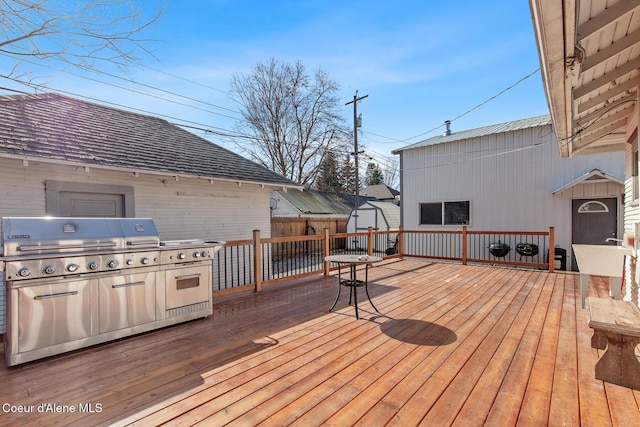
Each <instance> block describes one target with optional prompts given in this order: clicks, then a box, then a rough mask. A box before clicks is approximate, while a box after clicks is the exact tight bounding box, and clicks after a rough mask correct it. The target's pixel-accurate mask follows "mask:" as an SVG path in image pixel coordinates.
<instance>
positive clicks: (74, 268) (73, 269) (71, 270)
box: [67, 264, 80, 273]
mask: <svg viewBox="0 0 640 427" xmlns="http://www.w3.org/2000/svg"><path fill="white" fill-rule="evenodd" d="M79 267H80V266H79V265H78V264H69V265H67V271H68V272H69V273H74V272H76V271H78V268H79Z"/></svg>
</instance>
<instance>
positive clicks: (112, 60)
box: [0, 0, 163, 79]
mask: <svg viewBox="0 0 640 427" xmlns="http://www.w3.org/2000/svg"><path fill="white" fill-rule="evenodd" d="M162 10H163V6H160V7H159V9H158V10H157V11H155V12H154V13H153V15H152V16H151V17H150V18H148V19H145V20H143V13H142V11H141V9H140V8H137V7H135V5H134V1H133V0H85V1H72V2H67V1H57V0H35V1H28V0H0V22H1V23H2V25H0V53H2V54H3V55H4V56H9V57H13V58H15V59H16V64H17V66H14V67H13V69H12V70H11V72H10V73H9V74H7V75H4V76H3V77H7V78H14V79H15V78H16V77H17V75H18V70H19V68H20V67H19V65H20V63H21V62H22V61H24V60H25V59H27V58H34V59H38V60H46V59H57V60H59V61H61V62H62V64H63V66H73V67H80V68H91V67H94V66H95V64H96V63H109V64H113V65H115V66H117V67H118V68H120V69H121V70H122V71H126V70H127V68H128V67H129V66H130V65H133V64H134V63H136V62H138V61H139V59H140V58H139V57H138V56H137V54H138V53H144V54H145V55H150V56H153V55H152V53H151V51H150V50H149V49H148V47H147V45H148V44H149V42H151V40H148V39H144V38H141V35H142V33H143V32H145V31H146V30H148V29H149V27H150V26H151V25H153V24H154V23H156V22H157V20H158V19H159V17H160V15H161V14H162Z"/></svg>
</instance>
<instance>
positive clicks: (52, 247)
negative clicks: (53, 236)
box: [18, 242, 117, 252]
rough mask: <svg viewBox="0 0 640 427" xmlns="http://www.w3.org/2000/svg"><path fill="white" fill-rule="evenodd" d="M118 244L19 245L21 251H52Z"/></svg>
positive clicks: (114, 243)
mask: <svg viewBox="0 0 640 427" xmlns="http://www.w3.org/2000/svg"><path fill="white" fill-rule="evenodd" d="M114 246H117V243H116V242H103V243H79V244H76V245H40V246H38V245H26V246H18V251H20V252H30V251H43V250H45V251H50V250H56V249H85V248H103V247H114Z"/></svg>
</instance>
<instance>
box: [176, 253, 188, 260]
mask: <svg viewBox="0 0 640 427" xmlns="http://www.w3.org/2000/svg"><path fill="white" fill-rule="evenodd" d="M185 257H186V255H185V254H184V253H183V252H180V253H179V254H178V259H184V258H185Z"/></svg>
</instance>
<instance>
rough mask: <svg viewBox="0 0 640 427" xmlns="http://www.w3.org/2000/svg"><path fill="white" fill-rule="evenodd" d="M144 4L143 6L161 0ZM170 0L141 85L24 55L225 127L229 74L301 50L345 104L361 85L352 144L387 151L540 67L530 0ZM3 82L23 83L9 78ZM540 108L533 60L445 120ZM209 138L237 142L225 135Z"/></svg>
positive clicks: (230, 115) (487, 120)
mask: <svg viewBox="0 0 640 427" xmlns="http://www.w3.org/2000/svg"><path fill="white" fill-rule="evenodd" d="M140 3H142V4H144V7H145V8H149V9H150V8H152V7H154V6H156V5H158V4H160V3H161V2H159V1H156V0H151V1H145V2H140ZM165 3H166V8H165V11H164V14H163V16H162V17H161V18H160V20H159V22H158V23H157V24H156V25H155V27H154V28H153V29H152V30H151V31H150V33H148V34H147V36H148V37H149V38H152V39H155V40H157V42H154V43H153V44H151V45H150V50H151V51H153V53H154V55H155V57H156V58H157V60H156V59H152V58H145V59H144V62H143V63H142V65H143V66H142V67H138V68H134V69H132V70H131V75H130V78H131V80H133V81H134V82H140V83H144V85H146V86H141V85H136V84H134V83H132V82H127V81H124V80H121V79H116V78H113V77H110V76H106V75H101V74H84V75H83V77H79V75H80V74H81V73H79V72H74V74H69V73H68V72H59V71H56V69H55V65H54V66H53V67H51V66H49V67H48V68H44V67H38V66H36V65H30V64H24V65H25V66H28V67H31V68H33V69H34V70H35V73H37V74H38V75H45V76H46V79H47V80H46V85H47V86H48V87H50V88H51V89H52V90H58V91H65V92H67V93H69V94H71V95H75V94H77V95H82V96H86V97H90V98H94V99H96V100H101V101H106V102H111V103H114V104H117V105H120V106H126V107H131V108H135V109H138V111H140V112H143V113H145V114H152V115H159V116H165V118H167V120H169V121H173V122H179V121H182V122H189V123H191V124H192V125H193V126H194V127H196V128H211V129H215V130H218V131H221V132H222V133H224V132H225V131H231V130H232V129H233V123H234V121H235V120H237V119H239V115H238V113H237V110H238V106H237V104H236V103H235V102H234V100H232V99H231V98H230V95H229V93H228V90H229V83H230V80H231V76H232V74H233V73H239V74H244V73H249V72H250V71H251V69H252V68H253V67H254V66H255V65H256V64H258V63H259V62H266V61H268V60H269V59H271V58H275V59H277V60H280V61H287V62H291V63H293V62H295V61H297V60H300V61H301V62H302V64H303V65H304V66H305V67H306V69H307V71H308V73H309V74H310V75H312V74H313V73H314V72H315V71H316V70H317V69H318V68H319V67H321V68H323V69H324V70H326V71H327V72H328V73H329V76H330V77H331V78H333V79H334V80H336V81H337V82H338V84H339V85H340V91H339V93H338V96H339V98H340V99H341V100H342V101H344V103H347V102H348V101H350V100H352V99H353V96H354V94H355V93H356V90H357V91H358V94H359V95H360V96H362V95H368V97H367V98H366V99H364V100H363V101H361V102H360V103H359V104H358V112H359V113H362V117H363V127H362V133H361V134H360V136H359V143H360V144H362V145H364V146H365V147H366V150H368V151H369V152H371V153H377V154H379V155H381V156H388V157H395V156H392V155H391V150H393V149H396V148H400V147H403V146H406V145H409V144H412V143H415V142H418V141H420V140H422V139H426V138H429V137H432V136H435V135H439V134H441V133H442V132H443V130H444V127H443V122H444V121H445V120H453V119H456V117H458V116H460V115H463V114H464V113H465V112H467V111H469V110H472V109H474V108H475V107H476V106H478V105H480V104H482V103H483V102H485V101H487V100H488V99H490V98H492V97H494V96H496V95H497V94H498V93H500V92H501V91H503V90H504V89H506V88H508V87H509V86H511V85H513V84H514V83H516V82H517V81H519V80H520V79H522V78H524V77H526V76H528V75H530V74H531V73H533V72H534V71H535V70H536V69H537V68H538V67H539V62H538V55H537V49H536V44H535V40H534V36H533V30H532V24H531V16H530V11H529V5H528V2H527V0H491V1H489V0H485V1H477V0H475V1H474V0H459V1H455V2H452V1H428V0H415V1H403V0H396V1H394V2H390V1H349V2H344V1H333V0H309V1H303V0H300V1H287V0H280V1H258V0H255V1H249V0H246V1H234V0H201V1H178V0H168V1H166V2H165ZM0 66H1V67H3V68H4V67H6V66H8V63H7V59H6V58H2V57H0ZM108 71H109V72H110V73H112V72H114V71H113V70H108ZM86 77H88V78H89V79H87V78H86ZM0 86H4V87H14V88H19V89H22V90H27V89H26V88H25V87H20V86H19V85H16V84H10V83H9V82H6V81H0ZM151 88H158V89H161V91H158V90H154V89H151ZM168 92H171V93H173V94H177V95H180V96H177V95H173V94H169V93H168ZM150 93H152V94H153V96H149V94H150ZM160 98H166V99H168V100H164V99H160ZM344 103H343V104H344ZM181 104H185V105H181ZM547 113H548V107H547V104H546V100H545V97H544V92H543V89H542V83H541V77H540V72H539V71H538V72H537V73H535V74H533V75H532V76H531V77H529V78H527V79H525V80H524V81H523V82H522V83H520V84H518V85H516V86H515V87H513V88H512V89H510V90H508V91H506V92H505V93H504V94H502V95H500V96H498V97H496V98H495V99H493V100H491V101H489V102H487V103H486V104H485V105H483V106H480V107H478V108H476V109H475V110H473V111H471V112H469V113H468V114H465V115H464V116H463V117H461V118H458V119H456V120H454V121H453V123H452V130H453V131H456V130H465V129H470V128H475V127H480V126H485V125H490V124H494V123H501V122H505V121H510V120H515V119H521V118H526V117H531V116H536V115H540V114H547ZM344 116H345V118H346V119H347V122H348V123H350V124H351V123H352V118H353V107H352V105H348V106H347V105H344ZM193 132H194V133H197V134H203V132H202V131H199V130H195V129H194V130H193ZM208 138H209V139H210V140H211V141H212V142H215V143H218V144H219V145H223V146H225V147H227V148H229V149H232V150H235V148H234V146H233V144H231V143H230V142H228V141H225V140H224V139H223V138H218V137H215V136H212V135H211V134H209V135H208Z"/></svg>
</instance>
